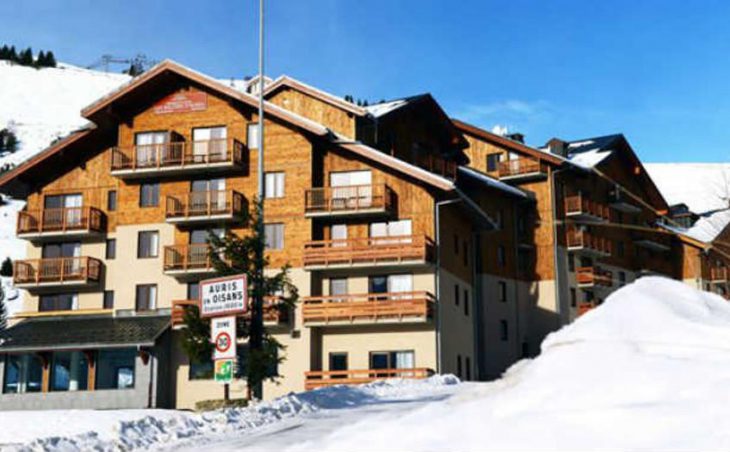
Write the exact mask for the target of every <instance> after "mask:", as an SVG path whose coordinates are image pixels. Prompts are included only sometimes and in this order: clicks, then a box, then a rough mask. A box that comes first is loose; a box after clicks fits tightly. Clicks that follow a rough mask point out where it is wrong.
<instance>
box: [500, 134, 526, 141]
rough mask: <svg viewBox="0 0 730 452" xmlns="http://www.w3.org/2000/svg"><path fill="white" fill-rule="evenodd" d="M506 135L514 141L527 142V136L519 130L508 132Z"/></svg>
mask: <svg viewBox="0 0 730 452" xmlns="http://www.w3.org/2000/svg"><path fill="white" fill-rule="evenodd" d="M504 137H505V138H509V139H510V140H512V141H516V142H518V143H522V144H525V136H524V135H523V134H521V133H519V132H512V133H508V134H506V135H505V136H504Z"/></svg>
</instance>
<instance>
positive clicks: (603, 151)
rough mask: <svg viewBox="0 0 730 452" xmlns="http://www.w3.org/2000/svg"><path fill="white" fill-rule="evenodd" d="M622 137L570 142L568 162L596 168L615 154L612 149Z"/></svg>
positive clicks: (615, 135)
mask: <svg viewBox="0 0 730 452" xmlns="http://www.w3.org/2000/svg"><path fill="white" fill-rule="evenodd" d="M620 138H621V135H618V134H614V135H606V136H602V137H595V138H587V139H582V140H575V141H569V142H568V143H567V155H568V160H569V161H570V162H572V163H574V164H576V165H579V166H582V167H583V168H594V167H596V166H597V165H598V164H599V163H601V162H602V161H604V160H605V159H606V158H608V157H609V156H610V155H611V154H613V152H614V149H613V148H612V147H613V145H614V143H615V142H616V140H618V139H620Z"/></svg>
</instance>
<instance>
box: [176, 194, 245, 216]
mask: <svg viewBox="0 0 730 452" xmlns="http://www.w3.org/2000/svg"><path fill="white" fill-rule="evenodd" d="M244 205H245V198H244V196H243V195H242V194H241V193H239V192H237V191H235V190H208V191H199V192H198V191H196V192H189V193H185V194H183V195H171V196H168V197H167V199H166V202H165V216H166V217H167V218H189V217H196V216H210V215H224V214H229V215H235V214H237V213H240V212H242V211H243V209H244Z"/></svg>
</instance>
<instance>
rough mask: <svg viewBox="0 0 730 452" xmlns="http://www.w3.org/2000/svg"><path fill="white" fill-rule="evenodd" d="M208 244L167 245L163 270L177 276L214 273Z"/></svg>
mask: <svg viewBox="0 0 730 452" xmlns="http://www.w3.org/2000/svg"><path fill="white" fill-rule="evenodd" d="M209 250H210V246H209V245H208V244H205V243H203V244H194V245H171V246H166V247H165V255H164V263H163V270H164V272H165V274H167V275H171V276H175V277H196V276H200V275H206V274H210V273H214V272H215V269H214V268H213V262H212V259H211V258H210V251H209Z"/></svg>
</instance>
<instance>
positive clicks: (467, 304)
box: [464, 289, 469, 316]
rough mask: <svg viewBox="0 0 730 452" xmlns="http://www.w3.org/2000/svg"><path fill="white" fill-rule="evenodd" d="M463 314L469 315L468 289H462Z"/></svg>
mask: <svg viewBox="0 0 730 452" xmlns="http://www.w3.org/2000/svg"><path fill="white" fill-rule="evenodd" d="M464 315H465V316H468V315H469V290H467V289H464Z"/></svg>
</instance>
